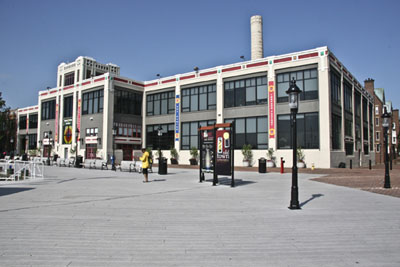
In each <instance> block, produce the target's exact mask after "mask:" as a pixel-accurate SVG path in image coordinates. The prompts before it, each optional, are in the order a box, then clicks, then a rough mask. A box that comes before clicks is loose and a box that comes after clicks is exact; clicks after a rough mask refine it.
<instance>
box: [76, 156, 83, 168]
mask: <svg viewBox="0 0 400 267" xmlns="http://www.w3.org/2000/svg"><path fill="white" fill-rule="evenodd" d="M82 162H83V157H82V156H77V157H76V159H75V168H82Z"/></svg>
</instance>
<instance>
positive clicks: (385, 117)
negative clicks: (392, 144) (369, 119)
mask: <svg viewBox="0 0 400 267" xmlns="http://www.w3.org/2000/svg"><path fill="white" fill-rule="evenodd" d="M382 119H383V121H382V126H383V134H384V137H385V140H384V142H385V143H384V146H385V185H384V188H390V175H389V155H388V130H389V124H390V121H389V120H390V114H389V113H388V112H387V109H386V107H385V108H384V111H383V114H382Z"/></svg>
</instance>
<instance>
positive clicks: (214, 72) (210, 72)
mask: <svg viewBox="0 0 400 267" xmlns="http://www.w3.org/2000/svg"><path fill="white" fill-rule="evenodd" d="M212 74H217V71H216V70H213V71H207V72H203V73H200V76H207V75H212Z"/></svg>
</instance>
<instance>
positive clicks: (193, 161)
mask: <svg viewBox="0 0 400 267" xmlns="http://www.w3.org/2000/svg"><path fill="white" fill-rule="evenodd" d="M190 156H192V158H190V159H189V161H190V165H197V157H198V156H199V151H198V150H197V147H195V146H192V147H191V148H190Z"/></svg>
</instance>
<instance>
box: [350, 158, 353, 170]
mask: <svg viewBox="0 0 400 267" xmlns="http://www.w3.org/2000/svg"><path fill="white" fill-rule="evenodd" d="M350 169H353V160H350Z"/></svg>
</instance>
